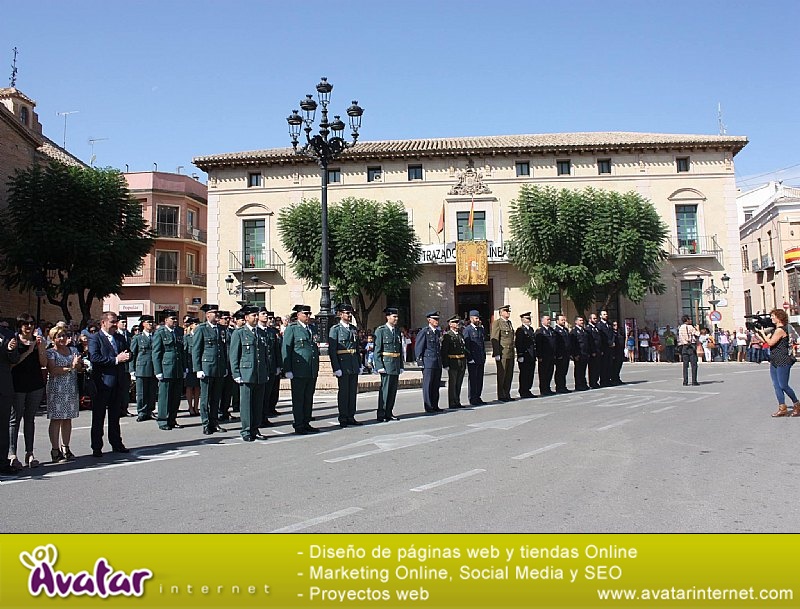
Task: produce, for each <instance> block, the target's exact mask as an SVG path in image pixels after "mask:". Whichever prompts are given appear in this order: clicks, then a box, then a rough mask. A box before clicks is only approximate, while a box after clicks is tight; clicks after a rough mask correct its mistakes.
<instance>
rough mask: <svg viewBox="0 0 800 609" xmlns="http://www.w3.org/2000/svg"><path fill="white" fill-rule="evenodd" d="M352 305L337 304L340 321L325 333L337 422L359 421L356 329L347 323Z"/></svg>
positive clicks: (351, 316)
mask: <svg viewBox="0 0 800 609" xmlns="http://www.w3.org/2000/svg"><path fill="white" fill-rule="evenodd" d="M352 318H353V306H352V305H350V304H347V303H343V304H341V305H339V319H340V321H339V323H338V324H336V325H335V326H333V327H332V328H331V331H330V332H329V333H328V353H329V354H330V356H331V366H332V367H333V374H334V375H335V376H336V377H337V380H338V381H339V394H338V396H337V398H338V399H337V402H338V404H339V425H340V426H341V427H347V426H348V425H361V422H359V421H356V395H357V394H358V372H359V368H360V363H359V357H358V329H357V328H356V327H355V326H354V325H353V324H351V323H350V320H351V319H352Z"/></svg>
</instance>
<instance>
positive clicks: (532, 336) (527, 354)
mask: <svg viewBox="0 0 800 609" xmlns="http://www.w3.org/2000/svg"><path fill="white" fill-rule="evenodd" d="M519 319H520V321H521V322H522V325H520V327H519V328H517V330H516V332H515V333H514V347H515V348H516V350H517V365H518V366H519V397H521V398H535V397H536V396H535V395H533V392H532V391H531V387H533V373H534V372H535V370H536V332H535V331H534V329H533V328H532V327H531V313H530V311H528V312H526V313H523V314H522V315H520V316H519Z"/></svg>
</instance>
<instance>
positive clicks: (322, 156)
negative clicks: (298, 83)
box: [286, 77, 364, 340]
mask: <svg viewBox="0 0 800 609" xmlns="http://www.w3.org/2000/svg"><path fill="white" fill-rule="evenodd" d="M332 90H333V85H332V84H330V83H329V82H328V79H327V78H324V77H323V78H322V79H321V80H320V82H319V84H318V85H317V99H318V100H319V102H317V101H315V100H314V97H313V96H312V95H306V97H305V99H303V100H301V101H300V110H301V111H302V114H300V112H298V111H297V110H292V113H291V114H290V115H289V117H288V118H287V119H286V121H287V122H288V123H289V136H290V137H291V141H292V148H294V151H295V153H296V154H300V155H303V156H307V157H310V158H312V159H314V161H316V163H317V165H319V167H320V170H321V176H322V197H321V206H322V239H321V248H322V252H321V254H322V255H321V269H320V271H321V282H320V290H321V296H320V300H319V315H318V316H317V317H318V326H319V332H320V336H321V337H323V338H322V339H323V340H326V339H327V336H328V327H329V326H330V319H331V317H332V316H333V312H332V311H331V290H330V258H329V252H328V166H329V164H330V163H331V161H333V160H335V159H337V158H338V157H339V155H340V154H341V153H342V152H344V151H345V150H346V149H348V148H350V147H352V146H355V145H356V142H357V141H358V130H359V129H360V128H361V115H362V114H364V110H363V108H361V106H359V105H358V102H357V101H353V103H352V105H351V106H350V107H349V108H347V116H348V117H349V120H350V130H351V136H352V138H353V141H352V142H350V143H348V142H347V141H345V140H344V138H343V135H344V130H345V124H344V121H342V119H341V117H340V116H339V115H334V117H333V122H329V121H328V104H329V103H330V99H331V91H332ZM318 107H321V108H322V117H321V119H320V121H319V133H317V134H316V135H313V136H312V135H311V131H312V130H313V127H312V125H313V124H314V118H315V115H316V111H317V108H318ZM303 125H305V127H303ZM301 128H302V129H303V131H305V144H303V145H302V146H300V147H299V148H298V146H299V145H300V130H301ZM329 136H332V137H329Z"/></svg>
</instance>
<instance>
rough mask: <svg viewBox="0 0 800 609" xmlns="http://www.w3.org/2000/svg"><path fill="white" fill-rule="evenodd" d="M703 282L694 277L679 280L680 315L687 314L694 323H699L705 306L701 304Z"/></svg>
mask: <svg viewBox="0 0 800 609" xmlns="http://www.w3.org/2000/svg"><path fill="white" fill-rule="evenodd" d="M702 298H703V283H702V282H701V281H698V280H696V279H692V280H689V281H681V316H684V315H688V316H689V317H691V318H692V323H693V324H694V325H697V324H701V323H702V321H703V316H704V312H705V308H704V307H703V306H702V305H703V301H702Z"/></svg>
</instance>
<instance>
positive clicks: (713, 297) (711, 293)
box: [697, 273, 731, 332]
mask: <svg viewBox="0 0 800 609" xmlns="http://www.w3.org/2000/svg"><path fill="white" fill-rule="evenodd" d="M721 279H722V287H721V288H718V287H717V286H716V285H715V284H714V277H713V276H712V277H711V286H710V287H707V288H706V289H705V290H703V294H705V295H706V296H708V297H709V298H708V304H710V305H711V310H712V311H716V310H717V305H718V304H719V298H717V297H718V296H720V295H722V294H727V293H728V288H729V287H730V285H731V278H730V277H728V274H727V273H723V274H722V278H721ZM697 280H698V281H699V282H700V288H701V289H702V287H703V277H702V275H698V276H697ZM714 331H715V332H716V331H717V324H716V323H715V324H714Z"/></svg>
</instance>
